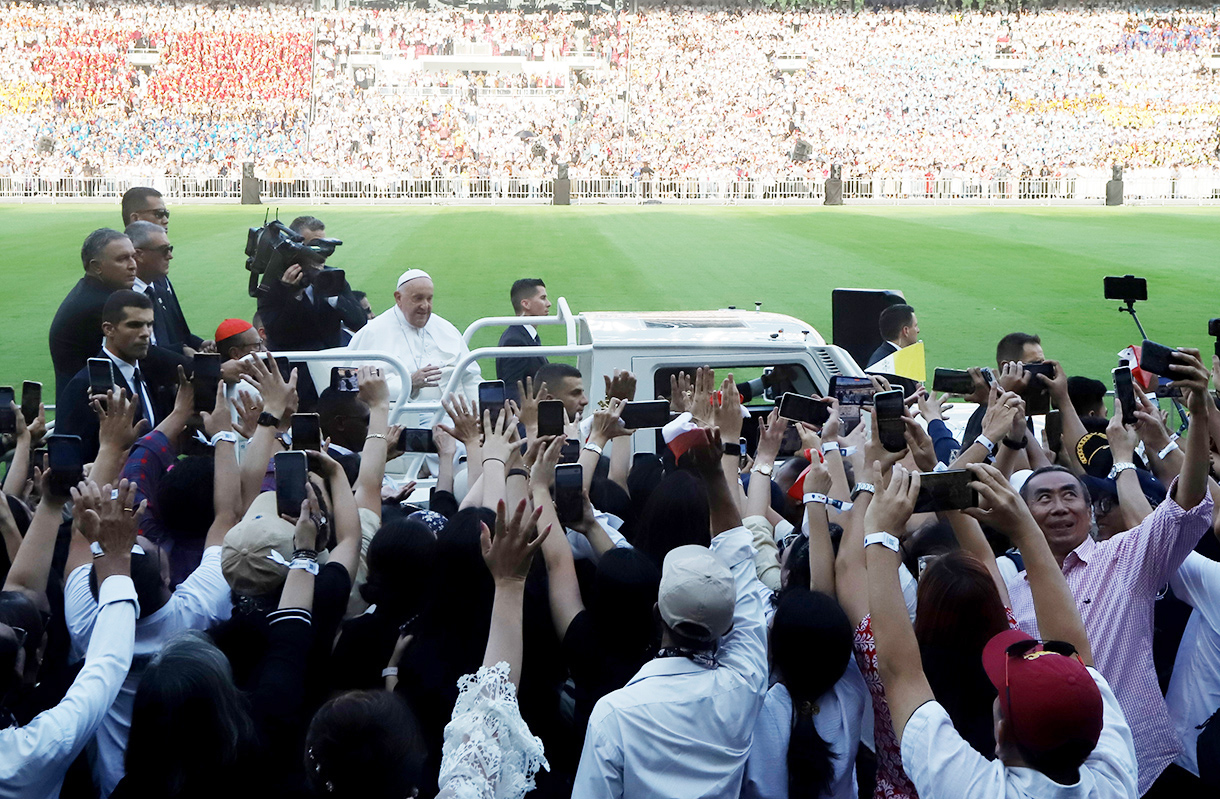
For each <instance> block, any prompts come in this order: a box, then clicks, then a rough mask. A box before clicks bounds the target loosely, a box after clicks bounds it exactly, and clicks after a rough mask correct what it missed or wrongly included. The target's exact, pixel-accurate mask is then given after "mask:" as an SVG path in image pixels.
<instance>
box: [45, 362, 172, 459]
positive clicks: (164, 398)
mask: <svg viewBox="0 0 1220 799" xmlns="http://www.w3.org/2000/svg"><path fill="white" fill-rule="evenodd" d="M89 357H90V358H105V357H107V356H106V353H104V352H102V351H101V350H100V349H95V350H94V351H93V352H91V353H89ZM86 360H88V359H86ZM186 363H188V362H187V361H186V359H185V358H183V357H182V356H180V355H175V354H174V353H172V352H170V351H169V350H165V349H162V348H161V347H149V349H148V356H147V357H145V358H143V359H142V360H141V361H140V363H139V366H140V374H141V375H142V376H143V378H144V386H145V388H146V389H148V397H149V399H150V400H151V401H152V405H153V416H154V418H155V419H156V421H157V423H158V424H159V423H160V422H161V420H163V419H164V418H165V417H166V416H168V415H169V413H170V411H172V410H173V409H174V395H175V394H176V393H177V391H178V366H179V364H186ZM114 377H115V385H117V386H119V387H120V388H125V389H127V392H128V393H129V394H132V395H135V391H134V390H133V388H132V386H131V385H129V384H128V383H127V381H126V380H124V379H123V375H122V373H120V372H119V370H118V369H117V368H115V370H114ZM62 393H63V397H62V399H61V400H60V401H59V402H60V404H58V405H57V406H56V412H55V432H56V433H63V434H65V435H73V436H80V439H81V446H82V449H83V451H84V456H85V462H86V463H88V462H89V461H91V460H93V459H94V458H95V457H97V450H98V419H97V414H96V413H94V412H93V407H92V406H91V405H90V404H89V369H88V368H87V367H86V368H82V369H81V370H80V371H79V372H77V373H76V375H74V376H73V377H72V379H71V380H69V381H68V383H67V384H66V385H65V386H64V390H63V392H62ZM136 396H138V395H136ZM142 418H143V417H142V416H140V415H137V416H136V421H137V422H138V421H139V420H140V419H142ZM148 432H152V431H151V430H149V431H148Z"/></svg>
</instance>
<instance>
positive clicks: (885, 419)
mask: <svg viewBox="0 0 1220 799" xmlns="http://www.w3.org/2000/svg"><path fill="white" fill-rule="evenodd" d="M902 401H903V396H902V391H900V390H894V391H878V392H877V394H876V395H875V396H874V397H873V407H874V409H875V410H876V412H877V434H878V436H880V440H881V446H883V447H885V448H886V450H888V451H890V452H902V451H903V450H904V449H906V446H907V442H906V424H905V423H904V422H903V421H902Z"/></svg>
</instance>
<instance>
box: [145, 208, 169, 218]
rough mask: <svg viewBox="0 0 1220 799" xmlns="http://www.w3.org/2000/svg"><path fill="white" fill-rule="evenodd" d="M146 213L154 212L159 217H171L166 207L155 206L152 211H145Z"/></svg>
mask: <svg viewBox="0 0 1220 799" xmlns="http://www.w3.org/2000/svg"><path fill="white" fill-rule="evenodd" d="M144 213H146V214H152V215H153V216H155V217H156V218H157V219H169V211H168V210H166V209H164V208H154V209H153V210H151V211H145V212H144Z"/></svg>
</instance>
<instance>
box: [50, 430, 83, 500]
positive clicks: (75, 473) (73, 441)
mask: <svg viewBox="0 0 1220 799" xmlns="http://www.w3.org/2000/svg"><path fill="white" fill-rule="evenodd" d="M47 468H48V469H50V470H51V491H52V492H53V493H54V494H55V495H56V496H59V497H66V496H69V490H70V489H71V488H72V487H73V486H75V485H76V484H77V483H79V482H80V481H81V480H83V479H84V476H85V471H84V469H85V458H84V453H83V452H82V451H81V442H80V436H65V435H53V436H47Z"/></svg>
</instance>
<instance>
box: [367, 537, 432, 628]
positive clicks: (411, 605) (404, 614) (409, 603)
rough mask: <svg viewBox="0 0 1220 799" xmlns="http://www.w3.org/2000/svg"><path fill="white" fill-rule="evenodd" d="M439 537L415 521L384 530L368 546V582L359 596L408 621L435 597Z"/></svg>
mask: <svg viewBox="0 0 1220 799" xmlns="http://www.w3.org/2000/svg"><path fill="white" fill-rule="evenodd" d="M435 557H436V536H435V535H433V534H432V531H431V530H429V529H428V527H427V526H426V525H425V524H424V523H423V522H419V521H414V520H412V519H396V520H394V521H391V522H387V523H386V524H383V525H382V526H381V529H380V530H378V531H377V534H376V535H374V536H373V540H372V541H371V542H370V543H369V549H368V555H367V558H366V562H367V564H368V578H367V580H366V581H365V583H364V585H362V586H360V596H361V597H363V598H364V601H365V602H368V603H369V604H370V605H376V606H377V610H378V611H379V612H380V611H383V610H384V611H386V612H388V613H390V614H391V615H392V616H393V617H395V618H400V619H401V620H402V621H406V619H407V618H409V617H410V616H413V615H414V614H416V613H418V612H419V611H420V609H421V608H422V607H423V605H424V602H425V601H426V600H427V599H428V597H429V596H431V594H432V588H433V585H434V583H433V580H432V576H433V573H434V568H435V564H434V562H433V561H434V559H435Z"/></svg>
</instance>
